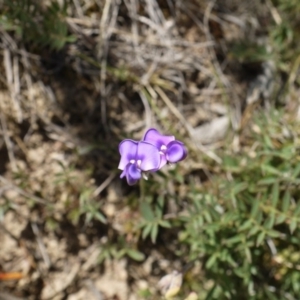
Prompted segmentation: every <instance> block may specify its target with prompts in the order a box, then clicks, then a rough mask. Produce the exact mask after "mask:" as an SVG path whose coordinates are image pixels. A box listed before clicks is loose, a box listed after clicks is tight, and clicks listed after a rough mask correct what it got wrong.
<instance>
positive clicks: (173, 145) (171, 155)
mask: <svg viewBox="0 0 300 300" xmlns="http://www.w3.org/2000/svg"><path fill="white" fill-rule="evenodd" d="M143 140H144V141H145V142H148V143H150V144H152V145H154V146H155V147H156V148H157V149H158V150H159V153H160V155H161V162H160V165H159V169H161V168H162V167H163V166H164V165H165V164H166V163H168V162H169V163H176V162H179V161H181V160H183V159H185V158H186V156H187V150H186V148H185V146H184V144H183V143H182V142H180V141H177V140H176V139H175V137H174V136H170V135H162V134H160V133H159V132H158V131H157V130H156V129H154V128H150V129H149V130H148V131H147V132H146V133H145V135H144V138H143Z"/></svg>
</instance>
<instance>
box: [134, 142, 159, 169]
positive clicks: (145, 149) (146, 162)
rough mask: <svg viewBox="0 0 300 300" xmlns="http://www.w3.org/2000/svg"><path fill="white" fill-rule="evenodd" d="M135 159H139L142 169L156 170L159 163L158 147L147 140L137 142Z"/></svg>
mask: <svg viewBox="0 0 300 300" xmlns="http://www.w3.org/2000/svg"><path fill="white" fill-rule="evenodd" d="M136 158H137V160H141V164H140V166H139V167H140V168H141V170H142V171H156V170H158V168H159V165H160V160H161V157H160V153H159V151H158V149H157V148H156V147H155V146H154V145H152V144H150V143H147V142H143V141H142V142H139V144H138V150H137V156H136Z"/></svg>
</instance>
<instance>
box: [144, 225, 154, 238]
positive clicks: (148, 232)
mask: <svg viewBox="0 0 300 300" xmlns="http://www.w3.org/2000/svg"><path fill="white" fill-rule="evenodd" d="M151 229H152V224H151V223H150V224H147V225H146V226H145V227H144V229H143V233H142V238H143V239H145V238H146V237H147V236H148V235H149V234H150V232H151Z"/></svg>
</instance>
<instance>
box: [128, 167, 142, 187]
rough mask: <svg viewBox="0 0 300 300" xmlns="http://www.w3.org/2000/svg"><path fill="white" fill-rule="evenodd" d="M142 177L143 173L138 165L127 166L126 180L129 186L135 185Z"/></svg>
mask: <svg viewBox="0 0 300 300" xmlns="http://www.w3.org/2000/svg"><path fill="white" fill-rule="evenodd" d="M141 177H142V172H141V170H139V169H138V168H137V166H136V164H128V165H127V166H126V179H127V183H128V184H129V185H134V184H135V183H136V182H137V181H138V180H139V179H141Z"/></svg>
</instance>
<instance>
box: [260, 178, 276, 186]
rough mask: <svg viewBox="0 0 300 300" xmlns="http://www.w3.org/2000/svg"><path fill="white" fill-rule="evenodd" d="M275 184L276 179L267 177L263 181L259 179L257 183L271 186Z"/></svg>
mask: <svg viewBox="0 0 300 300" xmlns="http://www.w3.org/2000/svg"><path fill="white" fill-rule="evenodd" d="M275 182H278V177H267V178H264V179H261V180H259V181H258V182H257V184H259V185H271V184H273V183H275Z"/></svg>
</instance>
